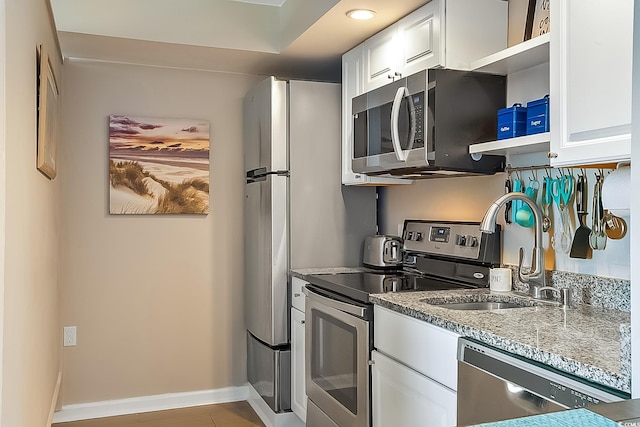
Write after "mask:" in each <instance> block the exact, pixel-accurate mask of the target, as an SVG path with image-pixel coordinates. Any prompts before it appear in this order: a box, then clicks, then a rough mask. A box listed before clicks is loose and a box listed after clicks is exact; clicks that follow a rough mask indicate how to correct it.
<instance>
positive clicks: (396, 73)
mask: <svg viewBox="0 0 640 427" xmlns="http://www.w3.org/2000/svg"><path fill="white" fill-rule="evenodd" d="M393 74H394V75H395V76H396V77H402V73H399V72H398V71H396V72H395V73H393Z"/></svg>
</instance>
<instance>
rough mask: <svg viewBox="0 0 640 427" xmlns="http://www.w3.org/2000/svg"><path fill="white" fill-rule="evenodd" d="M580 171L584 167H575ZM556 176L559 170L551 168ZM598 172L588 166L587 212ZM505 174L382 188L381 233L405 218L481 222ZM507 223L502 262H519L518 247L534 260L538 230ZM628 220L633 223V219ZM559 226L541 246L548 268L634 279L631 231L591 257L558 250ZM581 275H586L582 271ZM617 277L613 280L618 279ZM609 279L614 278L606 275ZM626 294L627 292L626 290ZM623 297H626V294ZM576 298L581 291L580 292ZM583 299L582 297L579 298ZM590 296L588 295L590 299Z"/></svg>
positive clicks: (572, 215) (572, 218)
mask: <svg viewBox="0 0 640 427" xmlns="http://www.w3.org/2000/svg"><path fill="white" fill-rule="evenodd" d="M572 171H573V172H574V174H575V175H576V176H577V174H578V173H580V170H579V169H573V170H572ZM550 174H551V176H553V177H555V176H556V175H557V174H558V172H557V170H556V169H552V170H551V171H550ZM593 174H594V171H592V170H588V171H587V178H588V184H589V185H588V188H589V203H588V207H587V209H588V211H589V212H591V211H592V203H591V196H592V194H593V188H592V187H593V183H594V182H595V180H594V176H593ZM519 176H520V177H521V179H522V180H524V181H525V182H529V179H530V178H532V179H535V178H536V172H532V171H523V172H520V173H519ZM544 176H545V172H544V171H537V178H538V180H540V179H541V177H544ZM505 178H506V174H504V173H498V174H496V175H492V176H478V177H462V178H441V179H429V180H424V181H417V182H415V183H414V184H412V185H402V186H395V187H379V188H378V194H379V203H378V226H379V232H380V233H381V234H394V235H395V234H399V233H400V232H401V226H402V223H403V222H404V220H405V219H430V220H452V221H453V220H455V221H474V222H480V221H481V220H482V217H483V216H484V213H485V212H486V210H487V208H488V207H489V206H490V205H491V203H492V202H493V201H494V200H495V199H497V198H498V197H500V196H501V195H502V194H504V191H505V189H504V183H505ZM551 211H552V214H551V219H552V222H553V223H554V224H555V223H557V222H558V219H559V217H560V214H559V211H558V208H557V207H556V206H553V208H552V210H551ZM498 217H499V221H498V222H499V223H500V224H501V225H502V227H503V228H502V263H503V264H517V262H518V251H519V249H520V248H521V247H524V248H525V258H524V264H525V265H529V264H530V262H531V261H530V257H531V253H532V248H533V235H534V233H533V229H532V228H525V227H522V226H520V225H518V224H505V221H504V211H503V210H502V211H501V212H500V213H499V214H498ZM625 220H627V224H628V225H630V224H629V219H628V218H625ZM569 222H570V225H571V233H570V234H571V238H573V234H574V233H575V229H576V225H577V220H576V209H575V204H574V203H573V202H571V204H570V207H569ZM587 225H589V227H591V215H589V216H588V217H587ZM553 231H554V229H553V228H552V229H551V230H550V232H548V233H544V235H543V241H542V245H543V247H544V249H545V251H544V254H545V265H546V269H547V270H553V271H558V272H559V271H564V272H571V273H575V274H578V275H584V276H585V277H590V276H587V275H591V276H597V277H599V278H603V277H604V276H606V277H609V278H616V279H623V282H625V281H628V280H627V279H629V278H630V255H629V254H630V250H629V249H630V238H629V234H630V233H627V235H626V236H625V237H624V238H623V239H621V240H612V239H608V241H607V247H606V249H605V250H600V251H593V254H592V258H591V259H576V258H570V257H569V254H568V253H557V252H555V251H554V249H553V247H552V245H551V235H552V234H553ZM580 277H582V276H580ZM616 279H612V280H614V281H615V280H616ZM605 280H607V281H609V279H605ZM625 295H628V293H626V294H625ZM620 298H625V296H624V295H623V296H621V297H620ZM576 299H578V296H577V295H576ZM580 299H581V297H580ZM587 299H589V298H587Z"/></svg>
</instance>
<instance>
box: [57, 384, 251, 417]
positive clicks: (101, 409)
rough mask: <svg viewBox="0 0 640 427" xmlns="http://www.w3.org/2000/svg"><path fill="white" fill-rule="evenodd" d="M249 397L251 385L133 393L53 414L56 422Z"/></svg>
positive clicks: (78, 405) (76, 405) (72, 406)
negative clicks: (126, 396) (124, 397)
mask: <svg viewBox="0 0 640 427" xmlns="http://www.w3.org/2000/svg"><path fill="white" fill-rule="evenodd" d="M248 397H249V388H248V386H246V385H245V386H241V387H226V388H221V389H215V390H202V391H192V392H186V393H167V394H157V395H154V396H141V397H132V398H129V399H118V400H106V401H102V402H90V403H78V404H73V405H63V406H62V409H61V410H60V411H59V412H56V413H55V414H54V415H53V422H54V423H63V422H69V421H79V420H89V419H93V418H103V417H113V416H117V415H129V414H138V413H142V412H153V411H163V410H167V409H178V408H188V407H190V406H201V405H212V404H215V403H226V402H238V401H243V400H247V398H248Z"/></svg>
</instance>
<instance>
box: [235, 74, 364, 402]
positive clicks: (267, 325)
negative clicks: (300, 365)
mask: <svg viewBox="0 0 640 427" xmlns="http://www.w3.org/2000/svg"><path fill="white" fill-rule="evenodd" d="M340 108H341V104H340V85H338V84H334V83H320V82H308V81H284V80H278V79H276V78H274V77H270V78H268V79H266V80H263V81H261V82H260V83H258V84H257V85H255V86H254V87H253V88H252V89H251V90H250V91H249V92H248V93H247V95H246V97H245V100H244V156H245V170H246V182H247V184H246V187H245V207H244V221H245V226H244V233H245V234H244V241H245V322H246V327H247V376H248V379H249V382H250V383H251V385H252V386H253V387H254V389H255V390H256V391H257V392H258V393H259V394H260V395H261V396H262V397H263V399H264V400H265V402H266V403H267V404H268V405H269V406H270V407H271V409H272V410H273V411H274V412H276V413H277V412H283V411H288V410H289V409H290V369H291V368H290V366H291V363H290V347H289V312H290V310H289V308H290V296H289V292H288V289H289V288H290V285H289V278H288V270H289V269H302V268H316V267H341V266H358V265H360V261H361V259H362V244H363V241H364V238H365V237H366V236H367V235H370V234H375V231H376V193H375V188H373V187H362V188H358V187H346V186H343V185H342V184H341V143H340V115H341V114H340Z"/></svg>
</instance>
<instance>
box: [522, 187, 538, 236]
mask: <svg viewBox="0 0 640 427" xmlns="http://www.w3.org/2000/svg"><path fill="white" fill-rule="evenodd" d="M539 187H540V184H539V183H538V181H535V180H533V179H531V180H530V181H529V184H528V185H527V188H526V189H525V191H524V194H526V195H527V196H529V197H531V199H533V200H534V201H535V200H537V198H538V188H539ZM516 222H517V223H518V224H520V225H521V226H523V227H527V228H532V227H533V225H534V224H535V219H534V217H533V211H532V210H531V208H530V207H529V205H527V204H526V203H521V206H520V208H519V209H518V211H517V212H516Z"/></svg>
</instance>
